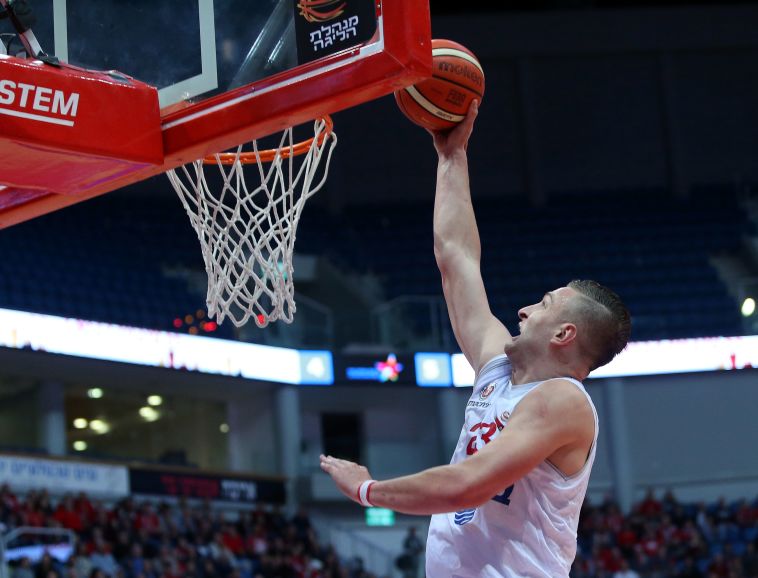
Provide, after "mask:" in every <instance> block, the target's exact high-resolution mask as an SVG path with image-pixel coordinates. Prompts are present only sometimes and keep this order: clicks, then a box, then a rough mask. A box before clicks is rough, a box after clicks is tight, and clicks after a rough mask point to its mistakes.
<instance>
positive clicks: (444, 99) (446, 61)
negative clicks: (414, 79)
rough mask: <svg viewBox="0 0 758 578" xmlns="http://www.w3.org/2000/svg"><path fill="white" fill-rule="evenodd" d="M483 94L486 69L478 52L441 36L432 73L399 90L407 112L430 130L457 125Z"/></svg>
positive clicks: (401, 104)
mask: <svg viewBox="0 0 758 578" xmlns="http://www.w3.org/2000/svg"><path fill="white" fill-rule="evenodd" d="M483 96H484V71H483V70H482V65H481V64H480V63H479V60H478V59H477V58H476V56H474V53H473V52H471V51H470V50H469V49H468V48H466V47H465V46H462V45H460V44H458V43H457V42H453V41H452V40H440V39H434V40H432V77H431V78H427V79H426V80H422V81H421V82H419V83H418V84H414V85H413V86H408V87H406V88H403V89H401V90H398V91H396V92H395V100H396V101H397V104H398V106H399V107H400V110H401V111H403V114H405V116H407V117H408V118H409V119H410V120H411V121H413V122H415V123H416V124H417V125H420V126H422V127H424V128H428V129H430V130H447V129H450V128H453V127H454V126H455V125H456V124H458V123H459V122H461V121H462V120H463V119H464V118H465V116H466V112H467V111H468V108H469V105H470V104H471V101H472V100H474V99H477V100H479V101H481V99H482V97H483Z"/></svg>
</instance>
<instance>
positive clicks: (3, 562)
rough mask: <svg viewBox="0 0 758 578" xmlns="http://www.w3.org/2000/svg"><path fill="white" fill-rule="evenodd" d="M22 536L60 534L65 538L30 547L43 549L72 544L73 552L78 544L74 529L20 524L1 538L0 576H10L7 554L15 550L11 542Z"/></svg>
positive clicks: (2, 577)
mask: <svg viewBox="0 0 758 578" xmlns="http://www.w3.org/2000/svg"><path fill="white" fill-rule="evenodd" d="M21 536H39V537H43V536H47V537H50V536H53V537H54V536H60V537H61V538H63V539H64V540H63V541H62V542H58V543H56V544H45V543H42V544H30V545H29V546H30V547H35V546H36V547H40V548H42V549H43V550H44V549H45V548H46V547H53V546H60V545H70V546H71V552H72V553H73V551H74V547H75V546H76V534H74V532H73V531H72V530H65V529H63V528H35V527H31V526H20V527H18V528H14V529H13V530H11V531H10V532H8V533H7V534H5V535H4V536H2V538H0V578H9V576H10V572H8V560H7V554H8V552H9V551H10V550H13V549H12V548H9V547H8V546H9V544H10V543H11V542H13V541H14V540H16V539H18V538H19V537H21Z"/></svg>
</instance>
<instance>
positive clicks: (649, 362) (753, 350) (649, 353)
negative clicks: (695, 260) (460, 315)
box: [451, 335, 758, 387]
mask: <svg viewBox="0 0 758 578" xmlns="http://www.w3.org/2000/svg"><path fill="white" fill-rule="evenodd" d="M451 365H452V368H453V385H455V386H457V387H465V386H471V385H472V384H473V382H474V370H473V369H471V366H470V365H469V364H468V361H466V358H465V357H464V356H463V354H462V353H457V354H455V355H453V356H452V359H451ZM753 367H758V335H751V336H747V337H698V338H692V339H671V340H663V341H635V342H632V343H630V344H629V345H628V346H627V348H626V349H625V350H624V351H623V352H621V354H620V355H619V356H618V357H616V359H614V360H613V361H611V362H610V363H609V364H608V365H606V366H604V367H601V368H599V369H596V370H595V371H593V372H592V373H591V374H590V378H606V377H632V376H635V375H665V374H670V373H700V372H706V371H725V370H726V371H728V370H736V369H749V368H753Z"/></svg>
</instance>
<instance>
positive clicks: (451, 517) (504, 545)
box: [426, 355, 598, 578]
mask: <svg viewBox="0 0 758 578" xmlns="http://www.w3.org/2000/svg"><path fill="white" fill-rule="evenodd" d="M563 379H567V380H568V381H571V382H572V383H574V384H576V386H577V387H578V388H579V389H581V390H582V392H583V393H584V394H585V395H587V392H586V391H585V389H584V386H582V384H581V383H580V382H578V381H576V380H574V379H571V378H563ZM540 383H543V382H539V381H538V382H534V383H525V384H522V385H513V384H511V364H510V361H509V360H508V358H507V357H506V356H505V355H500V356H498V357H495V358H494V359H492V360H490V361H489V362H487V363H486V364H485V365H484V367H483V368H482V370H481V371H480V372H479V375H478V376H477V378H476V382H475V383H474V391H473V393H472V395H471V398H470V399H469V401H468V404H467V406H466V415H465V418H466V421H465V423H464V425H463V429H462V430H461V436H460V438H459V439H458V445H457V446H456V448H455V453H454V454H453V459H452V460H451V463H457V462H460V461H462V460H464V459H466V457H467V456H469V455H471V454H473V453H476V451H477V450H479V449H480V448H482V447H484V445H485V444H487V443H488V442H490V441H491V440H493V439H494V438H495V437H496V436H497V435H498V434H499V433H500V430H502V429H503V427H505V425H506V424H507V423H508V419H509V418H510V415H511V413H513V411H514V409H515V408H516V405H517V404H518V403H519V402H520V401H521V400H522V399H523V398H524V396H526V395H527V394H528V393H529V392H530V391H532V390H533V389H534V388H535V387H537V386H538V385H540ZM587 400H588V401H589V404H590V406H591V407H592V413H593V414H594V416H595V438H594V440H593V442H592V449H591V450H590V453H589V456H588V457H587V462H586V463H585V464H584V466H583V467H582V469H581V470H580V471H579V472H577V473H576V474H574V475H573V476H570V477H567V476H565V475H563V474H562V473H561V472H560V471H559V470H558V469H557V468H556V467H555V466H553V465H552V464H550V463H549V462H547V461H544V462H542V463H541V464H540V465H538V466H537V467H536V468H534V469H533V470H532V471H531V472H529V473H528V474H527V475H526V476H524V477H523V478H521V479H520V480H518V481H517V482H516V483H515V484H513V485H512V486H509V487H508V488H503V491H502V493H500V494H499V495H497V496H494V497H493V498H492V499H491V500H490V501H489V502H487V503H485V504H482V505H481V506H479V507H477V508H472V509H469V510H462V511H460V512H451V513H449V514H436V515H434V516H432V520H431V524H430V526H429V537H428V539H427V546H426V576H427V577H428V578H537V577H540V578H559V577H567V576H568V575H569V570H570V569H571V564H572V563H573V561H574V556H575V555H576V529H577V525H578V523H579V510H580V508H581V506H582V502H583V501H584V495H585V493H586V491H587V483H588V481H589V477H590V470H591V469H592V463H593V461H594V460H595V446H596V445H597V432H598V421H597V412H596V411H595V406H594V405H593V404H592V400H591V399H590V397H589V395H587Z"/></svg>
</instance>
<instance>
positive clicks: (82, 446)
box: [74, 440, 87, 452]
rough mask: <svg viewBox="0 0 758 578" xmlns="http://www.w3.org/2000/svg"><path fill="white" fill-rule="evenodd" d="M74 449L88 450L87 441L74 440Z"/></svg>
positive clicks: (78, 450)
mask: <svg viewBox="0 0 758 578" xmlns="http://www.w3.org/2000/svg"><path fill="white" fill-rule="evenodd" d="M74 449H75V450H76V451H77V452H83V451H84V450H86V449H87V442H85V441H82V440H76V441H75V442H74Z"/></svg>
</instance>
